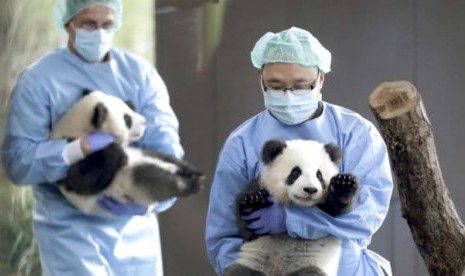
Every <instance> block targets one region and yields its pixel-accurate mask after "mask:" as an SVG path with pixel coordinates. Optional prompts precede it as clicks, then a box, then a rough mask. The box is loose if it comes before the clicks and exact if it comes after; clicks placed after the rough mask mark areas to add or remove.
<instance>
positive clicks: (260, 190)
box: [225, 140, 359, 276]
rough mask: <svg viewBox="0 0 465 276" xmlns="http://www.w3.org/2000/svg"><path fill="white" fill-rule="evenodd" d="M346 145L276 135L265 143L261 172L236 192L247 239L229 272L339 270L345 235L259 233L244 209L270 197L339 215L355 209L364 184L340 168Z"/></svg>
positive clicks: (295, 275)
mask: <svg viewBox="0 0 465 276" xmlns="http://www.w3.org/2000/svg"><path fill="white" fill-rule="evenodd" d="M341 158H342V151H341V150H340V148H339V147H338V146H337V145H334V144H326V145H325V144H322V143H319V142H316V141H310V140H287V141H286V140H270V141H268V142H266V143H265V145H264V147H263V149H262V153H261V159H262V162H263V164H264V166H263V169H262V171H261V173H260V176H259V178H258V179H257V180H255V181H253V182H252V183H251V184H250V186H249V187H248V189H247V190H246V191H245V192H243V193H240V194H239V195H238V196H237V198H236V216H237V222H238V228H239V232H240V234H241V235H242V236H243V237H244V239H245V240H246V242H245V243H244V244H243V245H242V247H241V249H240V254H239V258H238V259H237V260H236V262H235V263H234V264H233V265H231V266H230V267H229V268H228V269H227V270H226V272H225V275H226V276H232V275H237V276H238V275H241V276H245V275H269V276H278V275H279V276H281V275H292V276H304V275H320V276H323V275H324V276H330V275H336V274H337V270H338V264H339V258H340V255H341V241H340V240H339V239H337V238H335V237H332V236H327V237H324V238H320V239H316V240H304V239H298V238H292V237H290V236H288V235H287V234H282V235H265V236H260V237H256V236H254V234H253V233H252V232H251V231H250V230H249V229H247V228H246V224H245V223H244V222H243V221H242V219H241V218H240V217H241V216H242V215H247V214H250V213H251V212H253V211H255V210H257V209H260V208H264V207H268V206H270V205H271V204H272V203H271V202H269V200H268V199H267V198H268V196H269V195H271V196H273V198H274V199H275V201H276V202H278V203H281V204H285V205H289V204H296V205H298V206H302V207H313V206H315V207H316V206H318V207H319V208H321V209H322V210H323V211H325V212H326V213H328V214H330V215H332V216H337V215H342V214H345V213H347V212H349V211H350V210H351V209H352V207H353V206H352V205H353V203H354V202H355V201H356V198H357V195H358V190H359V184H358V182H357V180H356V178H355V176H353V175H351V174H343V173H339V171H338V165H339V162H340V160H341Z"/></svg>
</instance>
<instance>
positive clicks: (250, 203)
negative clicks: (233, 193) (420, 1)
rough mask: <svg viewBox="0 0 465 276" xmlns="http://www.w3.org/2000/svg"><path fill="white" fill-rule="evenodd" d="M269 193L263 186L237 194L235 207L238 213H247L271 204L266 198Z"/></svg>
mask: <svg viewBox="0 0 465 276" xmlns="http://www.w3.org/2000/svg"><path fill="white" fill-rule="evenodd" d="M269 195H270V193H269V192H268V191H267V190H266V189H264V188H256V189H253V190H250V191H247V192H244V193H241V194H239V195H238V196H237V207H238V209H239V214H240V215H242V216H245V215H248V214H250V213H252V212H254V211H256V210H259V209H262V208H266V207H269V206H271V204H272V202H270V201H269V200H268V197H269Z"/></svg>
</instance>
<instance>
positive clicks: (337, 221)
mask: <svg viewBox="0 0 465 276" xmlns="http://www.w3.org/2000/svg"><path fill="white" fill-rule="evenodd" d="M360 129H361V130H362V131H358V130H357V129H354V130H353V131H352V132H351V133H350V135H349V136H348V137H347V138H346V141H345V143H344V145H342V147H343V152H344V158H343V162H342V171H343V172H348V173H352V174H354V175H356V176H357V178H358V181H359V183H360V186H361V188H360V194H359V198H358V201H357V203H356V206H355V208H354V210H352V211H351V212H350V213H348V214H345V215H342V216H339V217H331V216H329V215H328V214H326V213H324V212H323V211H321V209H319V208H310V209H309V208H299V207H290V208H287V209H286V224H287V229H288V233H289V234H290V235H291V236H294V237H301V238H307V239H315V238H320V237H322V236H326V235H328V234H331V235H333V236H336V237H339V238H341V239H352V240H360V243H361V244H360V245H361V246H366V244H364V243H367V242H369V240H370V238H371V236H372V235H373V234H374V233H375V232H376V231H377V230H378V228H379V227H380V226H381V224H382V222H383V221H384V219H385V217H386V214H387V212H388V208H389V202H390V198H391V194H392V188H393V182H392V176H391V170H390V165H389V159H388V155H387V151H386V146H385V144H384V142H383V140H382V138H381V136H380V135H379V133H378V132H377V131H376V129H375V128H374V127H373V126H372V125H370V126H369V127H368V128H360Z"/></svg>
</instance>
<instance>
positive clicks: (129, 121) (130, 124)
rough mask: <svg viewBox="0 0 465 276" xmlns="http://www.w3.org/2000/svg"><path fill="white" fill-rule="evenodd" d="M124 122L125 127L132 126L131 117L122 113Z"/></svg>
mask: <svg viewBox="0 0 465 276" xmlns="http://www.w3.org/2000/svg"><path fill="white" fill-rule="evenodd" d="M124 122H125V123H126V126H127V128H131V127H132V118H131V116H129V115H128V114H124Z"/></svg>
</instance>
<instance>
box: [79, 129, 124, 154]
mask: <svg viewBox="0 0 465 276" xmlns="http://www.w3.org/2000/svg"><path fill="white" fill-rule="evenodd" d="M115 139H116V138H115V136H113V135H112V134H110V133H91V134H89V135H87V136H85V137H82V138H81V149H82V152H83V153H84V155H85V156H87V155H89V154H91V153H93V152H95V151H98V150H101V149H103V148H105V147H106V146H108V145H109V144H111V143H113V142H114V141H115Z"/></svg>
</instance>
